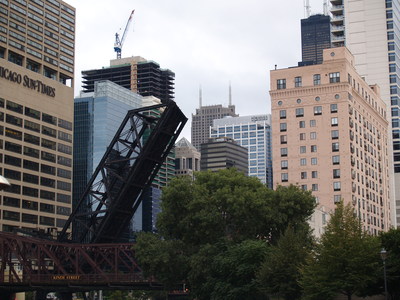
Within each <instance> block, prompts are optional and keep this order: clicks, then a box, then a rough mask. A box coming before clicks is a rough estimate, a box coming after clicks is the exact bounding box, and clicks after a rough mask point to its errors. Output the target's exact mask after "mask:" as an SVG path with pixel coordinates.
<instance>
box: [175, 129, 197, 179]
mask: <svg viewBox="0 0 400 300" xmlns="http://www.w3.org/2000/svg"><path fill="white" fill-rule="evenodd" d="M197 171H200V152H199V151H197V149H196V148H195V147H194V146H193V145H192V144H191V143H190V142H189V141H188V140H187V139H186V138H184V137H183V138H181V139H180V140H179V141H178V142H177V143H176V144H175V175H176V176H190V177H192V178H193V174H194V172H197Z"/></svg>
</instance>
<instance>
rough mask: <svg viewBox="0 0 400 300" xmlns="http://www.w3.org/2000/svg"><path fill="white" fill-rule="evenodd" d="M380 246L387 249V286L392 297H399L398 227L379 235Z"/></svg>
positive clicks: (399, 252)
mask: <svg viewBox="0 0 400 300" xmlns="http://www.w3.org/2000/svg"><path fill="white" fill-rule="evenodd" d="M381 240H382V247H383V248H385V249H386V251H387V254H388V255H387V259H386V266H387V267H386V269H387V281H388V283H387V287H388V291H389V293H390V294H391V296H392V299H400V284H399V283H400V229H398V228H397V229H391V230H389V231H388V232H385V233H383V234H382V235H381Z"/></svg>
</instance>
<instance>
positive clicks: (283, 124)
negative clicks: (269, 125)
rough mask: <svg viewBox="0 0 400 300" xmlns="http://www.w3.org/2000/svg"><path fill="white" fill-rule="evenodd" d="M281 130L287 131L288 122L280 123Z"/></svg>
mask: <svg viewBox="0 0 400 300" xmlns="http://www.w3.org/2000/svg"><path fill="white" fill-rule="evenodd" d="M280 130H281V131H286V130H287V124H286V123H280Z"/></svg>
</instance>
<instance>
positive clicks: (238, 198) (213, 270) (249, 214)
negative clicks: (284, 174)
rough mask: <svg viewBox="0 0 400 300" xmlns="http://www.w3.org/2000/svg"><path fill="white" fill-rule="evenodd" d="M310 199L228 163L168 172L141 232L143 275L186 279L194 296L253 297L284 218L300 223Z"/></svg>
mask: <svg viewBox="0 0 400 300" xmlns="http://www.w3.org/2000/svg"><path fill="white" fill-rule="evenodd" d="M314 205H315V200H314V198H313V197H312V196H311V193H310V192H306V191H303V190H301V189H299V188H298V187H295V186H290V187H279V188H278V189H277V191H272V190H270V189H268V188H266V187H265V186H264V185H263V184H262V183H261V182H260V181H259V180H258V179H256V178H252V177H246V176H245V175H244V174H242V173H241V172H238V171H236V170H234V169H228V170H220V171H218V172H215V173H212V172H199V173H196V175H195V180H194V181H191V180H190V178H188V177H179V178H176V179H174V180H173V181H172V182H171V183H170V185H169V186H168V187H166V188H165V189H164V190H163V195H162V212H161V213H160V214H159V216H158V221H157V228H158V232H159V233H158V234H157V235H156V234H140V235H139V237H138V239H137V245H136V252H137V257H138V260H139V264H140V265H141V266H142V268H143V269H144V271H145V274H146V275H147V276H154V277H155V278H157V280H159V281H161V282H163V283H164V284H166V285H170V286H171V285H173V284H178V283H183V282H185V283H186V284H187V286H188V287H189V289H190V292H191V295H193V297H196V298H197V299H222V298H223V299H257V297H261V296H260V295H261V294H262V291H261V290H260V289H259V287H257V283H258V282H257V280H256V274H257V272H258V269H259V267H260V265H261V264H262V262H263V260H264V257H265V255H266V253H267V252H268V247H269V245H270V244H271V243H275V242H276V241H277V240H278V239H279V236H280V235H281V234H282V233H283V232H284V230H285V228H286V227H287V226H288V224H289V223H292V224H295V225H293V226H304V227H307V225H306V224H305V222H306V220H307V218H308V217H309V216H310V215H311V213H312V211H313V209H314Z"/></svg>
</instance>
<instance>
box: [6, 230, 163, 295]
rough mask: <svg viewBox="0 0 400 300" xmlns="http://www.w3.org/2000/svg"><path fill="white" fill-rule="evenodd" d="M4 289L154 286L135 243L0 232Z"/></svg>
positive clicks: (77, 289)
mask: <svg viewBox="0 0 400 300" xmlns="http://www.w3.org/2000/svg"><path fill="white" fill-rule="evenodd" d="M0 257H1V262H0V283H1V284H0V290H8V291H13V292H19V291H29V290H46V289H49V290H52V291H55V290H58V291H63V290H73V291H79V290H90V289H93V288H96V287H102V288H107V287H110V286H111V287H112V286H115V287H120V288H123V287H124V286H126V287H129V288H131V289H134V288H143V289H151V288H158V287H159V286H158V285H157V284H156V283H154V282H153V281H152V280H151V279H150V280H149V279H144V278H143V276H142V272H141V269H140V267H139V266H138V265H137V263H136V259H135V251H134V245H133V244H131V243H130V244H73V243H60V242H55V241H48V240H43V239H38V238H32V237H25V236H19V235H15V234H12V233H4V232H2V233H1V234H0Z"/></svg>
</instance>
